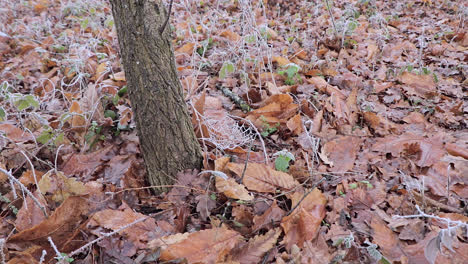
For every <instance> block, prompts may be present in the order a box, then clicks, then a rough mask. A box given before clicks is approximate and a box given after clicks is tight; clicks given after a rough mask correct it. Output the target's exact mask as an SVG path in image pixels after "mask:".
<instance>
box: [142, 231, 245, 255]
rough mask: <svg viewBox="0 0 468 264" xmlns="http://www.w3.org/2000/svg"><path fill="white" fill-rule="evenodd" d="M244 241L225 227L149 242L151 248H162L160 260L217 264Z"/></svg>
mask: <svg viewBox="0 0 468 264" xmlns="http://www.w3.org/2000/svg"><path fill="white" fill-rule="evenodd" d="M240 239H242V236H241V235H240V234H239V233H237V232H236V231H233V230H229V229H227V228H226V227H225V226H222V227H219V228H213V229H206V230H202V231H198V232H194V233H184V234H175V235H172V236H167V237H162V238H159V239H155V240H152V241H150V242H149V247H150V248H157V247H160V248H161V257H160V260H163V261H169V260H173V259H178V258H186V259H187V261H188V262H189V263H216V262H217V261H218V260H220V259H224V258H225V256H226V255H227V254H228V253H229V252H230V251H231V249H232V248H233V247H234V246H235V245H236V244H237V243H238V242H239V241H240Z"/></svg>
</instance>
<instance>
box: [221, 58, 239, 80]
mask: <svg viewBox="0 0 468 264" xmlns="http://www.w3.org/2000/svg"><path fill="white" fill-rule="evenodd" d="M234 70H235V68H234V64H232V62H224V63H223V67H221V70H220V71H219V78H220V79H224V78H226V76H227V75H228V74H231V73H234Z"/></svg>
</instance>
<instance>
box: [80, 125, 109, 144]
mask: <svg viewBox="0 0 468 264" xmlns="http://www.w3.org/2000/svg"><path fill="white" fill-rule="evenodd" d="M101 132H102V126H98V124H97V122H96V121H93V122H91V126H90V127H89V129H88V133H87V134H86V135H85V140H86V142H88V143H89V144H90V147H91V148H92V147H93V146H94V145H95V144H96V143H97V142H98V141H99V140H101V141H102V140H105V139H106V136H104V135H102V134H101Z"/></svg>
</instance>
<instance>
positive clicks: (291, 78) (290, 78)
mask: <svg viewBox="0 0 468 264" xmlns="http://www.w3.org/2000/svg"><path fill="white" fill-rule="evenodd" d="M300 70H301V67H299V65H297V64H294V63H289V64H287V65H286V66H285V67H284V69H283V70H281V71H279V72H278V74H281V75H283V76H286V81H284V83H285V84H286V85H294V84H296V82H299V81H301V77H300V76H299V71H300Z"/></svg>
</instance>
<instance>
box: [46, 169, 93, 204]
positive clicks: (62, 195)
mask: <svg viewBox="0 0 468 264" xmlns="http://www.w3.org/2000/svg"><path fill="white" fill-rule="evenodd" d="M53 172H54V171H53V170H51V171H49V172H48V173H46V174H45V175H44V176H42V178H41V180H40V181H39V183H38V188H39V189H40V190H41V192H42V194H44V195H46V194H52V200H53V201H54V202H58V203H61V202H63V201H64V200H66V199H67V198H68V197H70V196H74V195H78V196H79V195H85V194H88V190H87V188H86V187H85V186H84V184H83V183H82V182H80V181H77V180H76V179H74V178H67V177H66V176H65V175H64V174H63V172H61V171H58V174H55V173H53Z"/></svg>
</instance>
